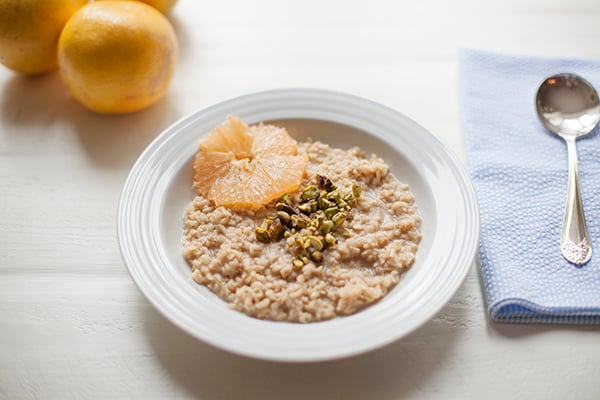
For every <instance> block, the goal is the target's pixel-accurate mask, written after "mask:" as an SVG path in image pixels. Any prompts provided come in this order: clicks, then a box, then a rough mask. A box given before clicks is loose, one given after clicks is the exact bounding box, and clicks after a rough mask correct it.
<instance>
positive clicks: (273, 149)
mask: <svg viewBox="0 0 600 400" xmlns="http://www.w3.org/2000/svg"><path fill="white" fill-rule="evenodd" d="M307 162H308V157H307V156H306V154H304V153H303V154H298V146H297V143H296V141H295V140H294V139H293V138H291V137H290V136H289V134H288V133H287V131H286V130H285V129H284V128H280V127H277V126H273V125H263V124H259V125H253V126H248V125H246V124H245V123H244V122H243V121H242V120H241V119H239V118H237V117H233V116H229V117H227V120H226V121H225V122H223V123H222V124H220V125H219V126H217V127H216V128H214V129H213V130H212V131H211V132H210V133H209V134H208V136H207V137H205V138H204V139H202V140H201V141H200V142H199V145H198V152H197V153H196V157H195V159H194V184H193V187H194V189H195V190H196V192H197V193H198V194H200V195H202V196H205V197H206V198H208V199H209V200H212V201H213V202H214V203H215V204H216V205H217V206H226V207H240V208H247V209H256V208H260V207H261V206H263V205H265V204H267V203H269V202H271V201H272V200H275V199H277V198H279V197H281V196H283V195H284V194H286V193H290V192H293V191H295V190H296V189H298V187H299V186H300V183H301V181H302V178H303V177H304V173H305V170H306V164H307Z"/></svg>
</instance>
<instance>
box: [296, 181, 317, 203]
mask: <svg viewBox="0 0 600 400" xmlns="http://www.w3.org/2000/svg"><path fill="white" fill-rule="evenodd" d="M317 196H319V189H318V188H317V187H316V186H315V185H310V186H307V187H305V188H304V189H303V190H302V193H301V194H300V198H301V199H302V200H311V199H316V198H317Z"/></svg>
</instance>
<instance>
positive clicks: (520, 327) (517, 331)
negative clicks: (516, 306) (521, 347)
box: [488, 321, 600, 339]
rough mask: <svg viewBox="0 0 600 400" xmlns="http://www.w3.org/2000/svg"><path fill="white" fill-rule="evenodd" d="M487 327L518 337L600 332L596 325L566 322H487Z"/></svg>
mask: <svg viewBox="0 0 600 400" xmlns="http://www.w3.org/2000/svg"><path fill="white" fill-rule="evenodd" d="M488 326H489V329H490V330H492V331H493V332H494V333H496V334H499V335H502V336H504V337H506V338H514V339H518V338H521V337H526V336H534V335H543V334H547V333H556V332H561V331H562V332H594V333H595V334H597V333H598V332H600V326H597V325H568V324H522V323H519V324H515V323H501V322H494V321H489V322H488Z"/></svg>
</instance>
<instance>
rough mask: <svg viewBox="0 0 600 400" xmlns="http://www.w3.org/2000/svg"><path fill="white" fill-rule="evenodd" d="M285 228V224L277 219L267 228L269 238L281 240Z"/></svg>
mask: <svg viewBox="0 0 600 400" xmlns="http://www.w3.org/2000/svg"><path fill="white" fill-rule="evenodd" d="M283 230H284V228H283V225H282V224H281V222H280V221H279V220H278V219H276V220H275V221H273V222H272V223H271V225H270V226H269V227H268V228H267V233H268V234H269V238H270V239H271V240H279V239H281V237H282V236H283Z"/></svg>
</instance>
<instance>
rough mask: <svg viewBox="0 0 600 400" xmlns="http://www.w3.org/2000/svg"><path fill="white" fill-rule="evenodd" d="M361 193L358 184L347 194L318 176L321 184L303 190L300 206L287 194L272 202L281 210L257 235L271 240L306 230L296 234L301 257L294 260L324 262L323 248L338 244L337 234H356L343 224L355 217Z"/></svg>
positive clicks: (297, 264) (300, 263)
mask: <svg viewBox="0 0 600 400" xmlns="http://www.w3.org/2000/svg"><path fill="white" fill-rule="evenodd" d="M360 195H361V187H360V186H358V185H355V184H352V191H351V192H350V193H346V194H343V193H342V192H341V191H340V190H339V189H338V188H337V187H336V186H335V185H334V184H333V182H332V181H331V180H330V179H329V178H327V177H326V176H323V175H317V184H316V185H309V186H307V187H305V188H304V189H303V190H302V192H301V193H300V201H299V203H298V204H297V205H295V206H294V205H292V202H291V200H290V198H289V196H288V195H287V194H286V195H284V196H282V197H281V198H280V199H278V200H277V201H276V202H275V204H274V205H271V206H272V207H273V208H275V210H276V211H277V213H276V215H274V216H268V217H266V218H265V219H264V220H263V221H262V223H261V225H260V226H258V227H257V228H256V229H255V234H256V238H257V239H258V240H259V241H261V242H263V243H269V242H273V241H277V240H280V239H282V238H286V239H287V238H289V237H291V236H292V235H294V234H296V233H298V232H300V231H302V235H296V237H295V243H296V244H297V247H298V256H297V257H296V258H295V259H294V261H293V263H294V268H296V269H301V268H302V267H303V266H304V265H306V264H308V263H309V262H310V261H311V260H312V261H313V262H315V263H318V262H321V261H322V260H323V251H325V250H326V249H327V248H329V247H331V246H332V245H334V244H335V243H336V241H337V239H336V237H335V235H336V234H337V233H340V232H341V234H342V236H344V237H349V236H352V233H351V232H350V231H349V230H348V229H346V228H343V227H342V225H343V224H344V222H346V221H349V220H351V219H352V214H350V213H349V211H350V210H351V209H352V207H354V206H355V205H356V204H357V202H358V199H359V198H360Z"/></svg>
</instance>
